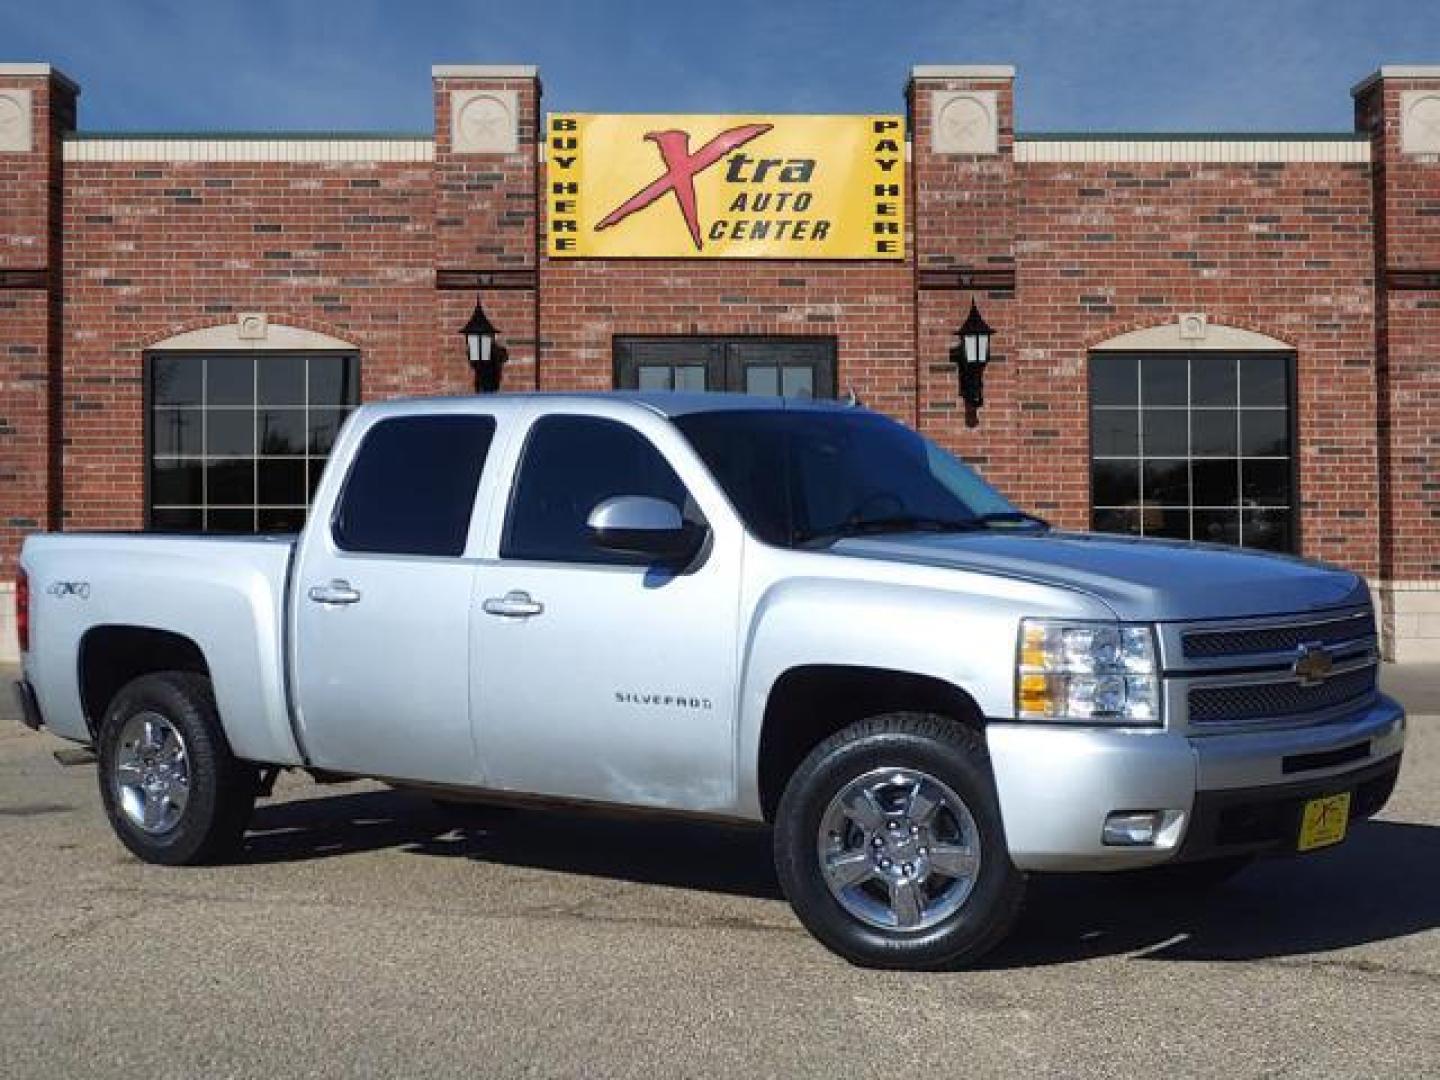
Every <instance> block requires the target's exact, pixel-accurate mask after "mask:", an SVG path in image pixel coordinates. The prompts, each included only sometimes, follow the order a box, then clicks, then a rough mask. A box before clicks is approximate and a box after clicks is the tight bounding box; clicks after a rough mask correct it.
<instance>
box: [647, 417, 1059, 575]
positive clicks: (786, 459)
mask: <svg viewBox="0 0 1440 1080" xmlns="http://www.w3.org/2000/svg"><path fill="white" fill-rule="evenodd" d="M675 425H676V426H677V427H678V428H679V429H680V430H681V432H683V433H684V435H685V437H686V438H687V439H689V440H690V444H691V445H692V446H693V447H694V448H695V451H696V452H697V453H698V454H699V455H700V457H701V458H702V459H703V460H704V462H705V464H706V465H707V466H708V467H709V469H710V471H711V472H712V473H713V474H714V476H715V479H716V480H718V481H719V483H720V486H721V487H723V488H724V489H725V493H726V495H728V496H729V497H730V501H731V502H732V503H733V504H734V506H735V509H736V510H737V511H738V512H739V514H740V516H741V517H742V518H743V519H744V521H745V524H746V526H748V527H749V529H750V531H751V532H753V533H754V534H755V535H756V536H758V537H759V538H760V539H761V540H764V541H765V542H766V543H770V544H776V545H780V546H782V547H804V546H818V545H823V544H825V543H829V542H833V541H834V540H837V539H839V538H841V537H843V536H854V535H858V534H862V533H867V532H871V533H873V532H921V531H924V532H949V531H954V532H962V531H968V530H973V529H984V528H991V527H996V526H1000V525H1009V526H1012V527H1013V526H1015V525H1017V524H1021V525H1027V526H1033V525H1043V522H1039V521H1038V519H1035V518H1033V517H1031V516H1030V515H1028V514H1024V513H1022V512H1020V511H1018V510H1016V509H1015V507H1014V506H1013V505H1011V504H1010V503H1009V502H1008V501H1006V499H1005V498H1004V496H1002V495H1001V494H1000V493H999V492H997V491H996V490H995V489H994V488H992V487H991V486H990V485H989V484H987V483H985V481H984V480H982V479H980V477H979V476H977V475H976V474H975V472H974V471H972V470H971V469H970V468H969V467H967V466H966V465H964V464H963V463H962V462H961V461H960V460H959V459H958V458H956V457H954V456H952V455H951V454H949V453H946V452H945V451H944V450H942V449H940V448H939V447H938V446H936V445H935V444H934V443H931V442H929V441H927V440H926V439H923V438H921V437H920V436H919V435H917V434H916V433H915V432H913V431H911V430H910V429H909V428H907V427H904V426H903V425H901V424H897V423H896V422H895V421H893V420H889V419H887V418H886V417H883V416H880V415H879V414H877V413H872V412H865V411H863V410H854V411H844V412H842V411H839V410H837V411H835V412H819V411H816V412H809V411H803V410H795V411H790V410H785V411H781V410H776V409H766V410H755V411H753V412H752V411H741V410H736V411H729V410H724V411H716V412H700V413H691V414H689V415H687V416H680V417H677V418H676V419H675Z"/></svg>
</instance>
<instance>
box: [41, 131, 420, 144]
mask: <svg viewBox="0 0 1440 1080" xmlns="http://www.w3.org/2000/svg"><path fill="white" fill-rule="evenodd" d="M65 138H66V139H73V140H77V141H80V140H84V141H89V142H120V141H122V140H126V139H132V140H133V139H148V140H160V141H164V142H181V141H191V142H194V141H204V142H253V141H256V140H261V141H265V142H317V141H321V140H326V141H333V140H342V141H344V140H350V141H356V142H379V141H382V140H400V141H405V142H433V141H434V139H435V136H434V135H432V134H430V133H428V132H417V131H67V132H66V133H65Z"/></svg>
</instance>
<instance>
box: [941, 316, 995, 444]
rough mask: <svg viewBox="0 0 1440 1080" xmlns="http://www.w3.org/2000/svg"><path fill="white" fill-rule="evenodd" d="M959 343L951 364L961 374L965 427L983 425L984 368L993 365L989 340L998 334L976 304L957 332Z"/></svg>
mask: <svg viewBox="0 0 1440 1080" xmlns="http://www.w3.org/2000/svg"><path fill="white" fill-rule="evenodd" d="M956 333H957V334H958V335H959V337H960V341H959V342H958V343H957V344H955V345H952V346H950V362H951V363H952V364H954V365H955V366H956V367H957V368H958V369H959V371H960V396H961V397H962V398H963V399H964V400H965V424H966V426H967V427H974V426H975V425H976V424H978V423H979V422H980V416H979V409H980V406H982V405H984V404H985V365H986V364H988V363H989V362H990V338H991V336H992V335H993V334H994V333H995V331H994V330H992V329H991V328H990V324H989V323H987V322H986V321H985V320H984V319H983V318H982V317H981V315H980V309H979V308H978V307H976V306H975V301H974V300H971V301H970V314H969V315H967V316H965V321H964V322H963V323H962V324H961V325H960V329H959V330H958V331H956Z"/></svg>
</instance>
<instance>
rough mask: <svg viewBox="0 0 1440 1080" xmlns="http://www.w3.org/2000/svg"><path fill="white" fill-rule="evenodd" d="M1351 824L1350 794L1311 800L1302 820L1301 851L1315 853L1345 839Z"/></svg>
mask: <svg viewBox="0 0 1440 1080" xmlns="http://www.w3.org/2000/svg"><path fill="white" fill-rule="evenodd" d="M1349 823H1350V793H1349V792H1348V791H1347V792H1344V793H1343V794H1340V795H1329V796H1326V797H1325V798H1323V799H1311V800H1310V801H1309V802H1307V803H1306V804H1305V813H1304V815H1303V816H1302V818H1301V820H1300V850H1301V851H1314V850H1315V849H1316V848H1322V847H1329V846H1330V845H1331V844H1338V843H1340V841H1341V840H1344V839H1345V829H1346V826H1347V825H1349Z"/></svg>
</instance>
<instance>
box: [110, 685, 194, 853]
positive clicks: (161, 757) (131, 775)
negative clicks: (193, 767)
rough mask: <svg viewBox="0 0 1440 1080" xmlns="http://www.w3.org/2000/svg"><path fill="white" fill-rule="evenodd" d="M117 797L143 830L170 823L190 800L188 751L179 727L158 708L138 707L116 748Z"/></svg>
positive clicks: (163, 827) (156, 829)
mask: <svg viewBox="0 0 1440 1080" xmlns="http://www.w3.org/2000/svg"><path fill="white" fill-rule="evenodd" d="M111 780H112V782H113V783H114V785H115V795H116V801H117V802H119V804H120V808H121V809H122V810H123V811H124V812H125V816H126V817H127V818H129V819H130V820H131V821H132V822H133V823H134V824H136V825H138V826H139V827H140V828H141V829H144V830H145V831H146V832H147V833H163V832H166V831H168V830H170V829H173V828H174V827H175V825H176V824H177V823H178V822H179V820H180V816H181V815H182V814H183V813H184V812H185V804H186V803H187V802H189V800H190V752H189V750H187V749H186V747H185V739H184V738H183V737H182V736H181V734H180V732H179V730H178V729H177V728H176V727H175V725H174V724H172V723H171V722H170V721H169V720H167V719H166V718H165V717H163V716H161V715H160V714H159V713H157V712H140V713H136V714H135V715H134V716H132V717H130V719H128V720H126V721H125V726H124V727H123V728H121V729H120V741H119V745H118V746H117V747H116V751H115V767H114V775H113V776H112V777H111Z"/></svg>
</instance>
